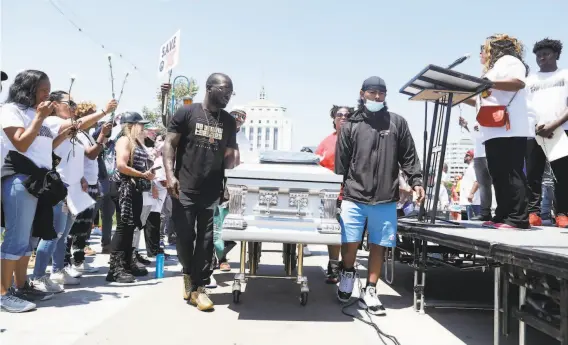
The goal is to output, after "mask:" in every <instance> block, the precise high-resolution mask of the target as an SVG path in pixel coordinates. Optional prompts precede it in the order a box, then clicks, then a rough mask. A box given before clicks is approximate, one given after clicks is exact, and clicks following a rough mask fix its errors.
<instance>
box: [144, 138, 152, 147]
mask: <svg viewBox="0 0 568 345" xmlns="http://www.w3.org/2000/svg"><path fill="white" fill-rule="evenodd" d="M144 146H146V147H154V140H152V139H150V138H144Z"/></svg>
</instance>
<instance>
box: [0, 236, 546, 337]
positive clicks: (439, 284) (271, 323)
mask: <svg viewBox="0 0 568 345" xmlns="http://www.w3.org/2000/svg"><path fill="white" fill-rule="evenodd" d="M95 240H97V238H95ZM94 248H98V247H97V246H94ZM280 248H281V246H280V245H266V244H265V245H263V250H264V252H263V255H262V260H261V266H260V269H259V274H278V275H279V274H281V273H283V268H282V264H281V262H282V260H281V253H279V252H278V250H279V249H280ZM310 249H311V250H312V253H313V255H312V256H311V257H307V258H306V269H305V270H306V274H307V276H308V278H309V280H310V288H311V292H310V296H309V303H308V305H307V306H305V307H302V306H300V304H299V300H298V297H299V287H298V286H297V285H295V284H294V283H292V282H291V281H286V280H251V281H249V283H248V284H247V286H246V291H245V292H244V293H243V295H242V296H241V304H239V305H234V304H233V303H232V296H231V283H232V278H233V273H223V274H216V277H217V281H218V283H219V287H218V288H217V289H214V290H212V299H213V301H214V302H215V303H216V310H215V311H213V312H209V313H203V312H199V311H198V310H196V309H195V308H194V307H191V306H189V305H187V304H185V302H184V301H183V300H182V295H181V293H182V283H181V278H180V273H179V271H180V268H179V266H178V264H177V262H176V261H172V262H169V263H168V266H167V268H166V269H167V272H166V277H165V278H164V279H161V280H155V279H152V277H153V267H150V271H151V274H150V276H149V277H148V278H147V279H143V280H141V281H140V282H138V283H136V284H133V285H128V286H121V285H115V284H112V285H109V284H108V283H106V282H105V281H104V277H105V275H106V271H107V262H108V255H97V256H96V257H95V258H90V259H89V260H93V262H92V264H93V265H94V266H98V267H100V268H101V269H100V272H99V273H97V274H92V275H87V276H85V277H84V278H82V280H81V285H80V286H79V287H76V288H69V289H67V290H66V292H64V293H63V294H60V295H57V296H56V297H55V298H54V299H53V300H51V301H47V302H44V303H43V304H41V305H40V308H38V310H36V311H34V312H30V313H26V314H8V313H1V314H0V328H1V329H2V333H1V335H0V342H1V343H2V344H7V345H8V344H18V345H27V344H34V345H35V344H39V343H41V344H57V345H68V344H80V345H91V344H93V345H94V344H160V343H162V344H168V345H170V344H172V345H173V344H188V343H190V344H198V343H203V344H215V345H267V344H270V345H279V344H298V345H303V344H318V343H319V344H345V343H346V342H348V343H349V344H389V345H390V344H391V342H389V341H388V340H385V341H381V340H380V339H379V338H378V336H377V334H376V333H375V331H374V330H373V329H372V328H371V327H369V326H367V325H365V324H363V323H361V322H359V321H355V320H353V319H351V318H349V317H347V316H344V315H342V313H341V307H340V305H339V304H338V303H337V301H336V299H335V296H334V287H333V286H329V285H326V284H324V282H323V278H324V274H323V269H324V267H325V266H326V265H327V258H326V256H327V252H326V250H325V247H322V246H311V247H310ZM237 257H238V247H236V248H235V249H234V250H233V251H232V252H231V255H230V258H231V259H232V264H233V267H237V264H236V260H237ZM360 262H361V264H362V265H366V262H367V261H366V257H365V255H361V258H360ZM361 275H362V276H365V275H366V272H365V271H364V268H363V269H362V271H361ZM491 284H492V283H491V275H490V274H482V273H479V274H478V273H467V274H462V273H459V272H454V271H451V270H450V271H448V270H447V269H444V270H439V271H438V270H433V271H431V272H430V273H429V276H428V280H427V289H428V290H427V293H428V294H429V296H431V297H433V298H444V299H448V298H451V299H454V300H460V299H463V298H464V297H465V298H467V299H476V300H479V301H484V302H486V303H491V298H492V290H491V289H492V285H491ZM411 287H412V272H411V270H410V269H409V268H408V267H407V266H404V265H397V267H396V278H395V282H394V285H393V286H392V287H391V286H389V285H386V284H385V283H383V282H381V285H380V287H379V291H380V292H381V293H382V301H383V303H384V304H385V306H386V307H387V308H388V316H386V317H382V318H376V319H375V321H376V323H377V324H378V325H379V327H380V328H381V329H382V330H383V331H384V332H386V333H390V334H393V335H395V336H396V337H397V338H398V340H399V342H400V344H402V345H417V344H421V345H461V344H467V345H487V344H492V343H493V342H492V334H493V333H492V325H493V323H492V312H491V311H471V310H470V311H461V310H450V309H444V310H440V309H436V310H429V311H428V313H427V315H418V314H417V313H415V312H414V311H413V310H412V305H411V303H412V295H411V293H410V289H411ZM350 311H351V312H356V309H355V307H354V309H353V310H350ZM516 328H517V327H516V325H515V324H514V325H513V329H514V330H516ZM516 343H517V339H516V336H515V335H512V336H510V338H509V339H504V340H503V341H502V344H506V345H511V344H516ZM527 344H539V345H548V344H551V345H555V344H557V342H556V341H554V340H552V339H551V338H548V337H547V336H544V335H542V334H540V333H539V332H537V331H534V330H532V329H529V330H528V339H527Z"/></svg>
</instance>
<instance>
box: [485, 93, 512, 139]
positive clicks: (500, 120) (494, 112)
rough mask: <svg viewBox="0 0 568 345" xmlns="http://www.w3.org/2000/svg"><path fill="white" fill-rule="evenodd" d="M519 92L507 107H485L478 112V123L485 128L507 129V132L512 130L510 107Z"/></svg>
mask: <svg viewBox="0 0 568 345" xmlns="http://www.w3.org/2000/svg"><path fill="white" fill-rule="evenodd" d="M517 93H518V91H517V92H515V94H514V95H513V97H512V98H511V100H510V101H509V103H508V104H507V105H484V106H481V107H480V108H479V111H478V112H477V118H476V119H477V122H478V123H479V125H480V126H483V127H505V129H506V130H509V129H511V122H510V121H509V110H508V108H509V105H511V102H513V100H514V99H515V96H517Z"/></svg>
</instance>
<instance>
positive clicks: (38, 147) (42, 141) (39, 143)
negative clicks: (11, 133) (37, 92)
mask: <svg viewBox="0 0 568 345" xmlns="http://www.w3.org/2000/svg"><path fill="white" fill-rule="evenodd" d="M35 116H36V112H35V109H33V108H27V109H25V110H23V109H20V108H18V106H17V105H15V104H13V103H8V104H4V105H3V106H2V108H1V113H0V126H1V127H2V129H5V128H13V127H17V128H28V127H29V126H30V125H31V123H32V120H33V119H34V118H35ZM61 123H62V120H61V119H60V118H58V117H56V116H49V117H47V118H46V119H45V120H43V124H42V126H41V129H40V130H39V134H38V136H37V137H36V138H35V139H34V141H33V142H32V144H31V145H30V147H29V148H28V150H27V151H26V152H20V153H21V154H22V155H24V156H26V157H27V158H29V159H30V160H31V161H32V162H34V164H35V165H37V166H38V167H39V168H47V169H51V167H52V158H51V152H52V151H53V139H55V137H56V136H57V135H58V133H59V128H60V127H61ZM1 133H2V137H3V138H2V144H3V148H4V152H2V156H3V158H5V156H6V155H7V154H8V151H17V152H19V151H18V150H17V149H16V148H15V147H14V145H13V144H12V142H11V141H10V139H8V137H7V136H6V133H5V132H4V130H2V131H1Z"/></svg>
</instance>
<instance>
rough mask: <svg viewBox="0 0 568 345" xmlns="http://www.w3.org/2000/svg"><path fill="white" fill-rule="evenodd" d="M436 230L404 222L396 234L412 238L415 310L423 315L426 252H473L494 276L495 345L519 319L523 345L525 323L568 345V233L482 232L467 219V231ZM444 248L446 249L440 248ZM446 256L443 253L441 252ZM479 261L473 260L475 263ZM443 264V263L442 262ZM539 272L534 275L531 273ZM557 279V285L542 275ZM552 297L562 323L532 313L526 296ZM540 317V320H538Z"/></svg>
mask: <svg viewBox="0 0 568 345" xmlns="http://www.w3.org/2000/svg"><path fill="white" fill-rule="evenodd" d="M442 224H443V222H442V221H440V222H437V224H436V226H429V225H428V224H424V223H420V222H418V221H415V220H410V219H404V220H402V219H401V220H399V222H398V233H399V235H401V236H402V237H403V240H404V238H407V239H408V238H411V239H413V240H414V241H413V243H414V245H413V248H414V249H413V252H414V255H413V267H414V269H415V276H414V308H415V310H416V311H419V312H420V313H424V312H425V311H424V307H425V306H430V305H431V304H430V303H427V302H426V301H425V296H424V295H425V294H424V291H425V289H424V288H425V282H426V271H427V270H428V262H429V261H430V259H429V258H428V252H433V251H432V250H431V249H434V248H436V249H439V248H437V246H436V245H438V246H442V247H446V248H448V249H451V251H456V250H457V251H461V252H463V253H468V254H475V255H476V256H481V257H484V258H486V260H480V261H481V265H479V267H482V268H483V269H492V270H493V272H494V293H495V294H494V307H493V312H494V330H493V332H494V342H493V344H494V345H498V344H499V342H500V338H501V336H502V335H505V336H507V335H508V334H509V329H510V326H511V317H513V318H515V319H517V320H518V321H519V334H520V335H519V344H520V345H525V329H526V325H530V326H532V327H533V328H536V329H538V330H540V331H542V332H544V333H546V334H548V335H550V336H551V337H553V338H555V339H557V340H558V341H560V344H561V345H568V229H561V228H557V227H533V228H531V229H529V230H497V229H490V228H483V227H482V226H481V222H470V221H464V222H461V224H462V225H463V226H464V227H463V228H459V227H458V228H456V227H450V226H448V227H444V226H443V225H442ZM442 249H444V248H442ZM442 252H443V250H442ZM474 260H475V259H474ZM440 261H441V260H440ZM531 271H533V272H538V273H537V274H536V276H535V275H534V274H532V273H530V272H531ZM543 274H544V275H547V276H552V277H555V278H556V279H554V278H553V280H554V281H556V282H557V283H556V284H553V285H555V286H558V287H557V288H551V284H549V283H550V281H547V280H546V278H545V277H543V276H541V275H543ZM510 285H515V286H518V288H519V301H518V304H517V305H516V308H513V306H512V305H511V303H510V302H511V301H510V299H511V298H510V297H511V296H510V294H509V292H510V290H509V289H510ZM531 292H532V293H536V294H539V295H543V296H548V297H550V298H552V299H553V300H555V301H557V303H558V305H559V306H560V315H558V317H559V318H558V322H557V323H556V324H555V322H551V321H552V320H551V318H550V317H549V316H544V317H542V315H540V316H538V315H535V314H531V313H528V312H527V311H526V306H527V294H528V293H531ZM537 316H538V317H537Z"/></svg>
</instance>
